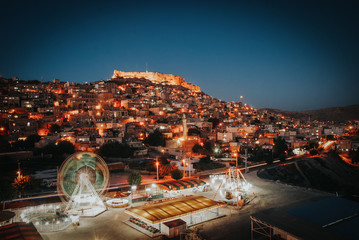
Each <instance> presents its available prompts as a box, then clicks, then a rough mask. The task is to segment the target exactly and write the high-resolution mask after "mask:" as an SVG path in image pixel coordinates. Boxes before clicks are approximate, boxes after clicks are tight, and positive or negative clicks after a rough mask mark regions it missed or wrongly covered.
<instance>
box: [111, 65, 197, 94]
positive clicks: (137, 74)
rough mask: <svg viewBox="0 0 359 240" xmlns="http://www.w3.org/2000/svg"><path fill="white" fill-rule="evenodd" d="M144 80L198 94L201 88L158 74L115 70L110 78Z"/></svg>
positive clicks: (181, 79) (177, 78)
mask: <svg viewBox="0 0 359 240" xmlns="http://www.w3.org/2000/svg"><path fill="white" fill-rule="evenodd" d="M118 77H120V78H144V79H147V80H150V81H152V82H153V83H156V84H161V83H165V84H169V85H179V86H182V87H185V88H188V89H190V90H192V91H195V92H200V91H201V88H200V87H199V86H196V85H193V84H191V83H187V82H186V81H185V79H184V78H182V77H180V76H175V75H172V74H163V73H158V72H122V71H117V70H115V71H114V72H113V76H112V78H118Z"/></svg>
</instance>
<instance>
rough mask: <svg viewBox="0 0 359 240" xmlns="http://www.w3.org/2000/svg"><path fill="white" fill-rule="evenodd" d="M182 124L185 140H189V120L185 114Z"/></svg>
mask: <svg viewBox="0 0 359 240" xmlns="http://www.w3.org/2000/svg"><path fill="white" fill-rule="evenodd" d="M182 123H183V139H184V140H187V119H186V115H185V114H183V118H182Z"/></svg>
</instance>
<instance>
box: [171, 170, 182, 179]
mask: <svg viewBox="0 0 359 240" xmlns="http://www.w3.org/2000/svg"><path fill="white" fill-rule="evenodd" d="M171 177H172V178H173V179H174V180H179V179H181V178H183V172H182V171H181V170H179V169H175V170H173V171H172V172H171Z"/></svg>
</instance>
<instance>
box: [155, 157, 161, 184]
mask: <svg viewBox="0 0 359 240" xmlns="http://www.w3.org/2000/svg"><path fill="white" fill-rule="evenodd" d="M159 164H160V163H159V162H158V160H157V161H156V168H157V181H158V180H159V177H158V165H159Z"/></svg>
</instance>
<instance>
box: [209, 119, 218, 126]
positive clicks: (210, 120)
mask: <svg viewBox="0 0 359 240" xmlns="http://www.w3.org/2000/svg"><path fill="white" fill-rule="evenodd" d="M208 122H211V123H212V128H216V127H217V125H218V124H219V119H218V118H209V119H208Z"/></svg>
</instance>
